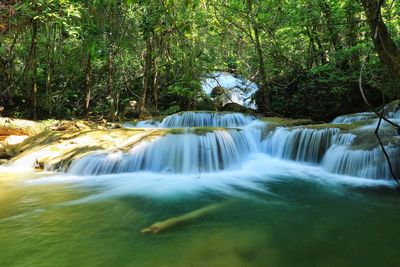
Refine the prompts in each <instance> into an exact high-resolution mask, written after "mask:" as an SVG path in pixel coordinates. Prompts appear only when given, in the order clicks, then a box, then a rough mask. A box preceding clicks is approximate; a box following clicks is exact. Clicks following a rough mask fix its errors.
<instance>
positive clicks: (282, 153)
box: [262, 128, 340, 163]
mask: <svg viewBox="0 0 400 267" xmlns="http://www.w3.org/2000/svg"><path fill="white" fill-rule="evenodd" d="M338 133H339V129H335V128H332V129H331V128H328V129H321V130H318V129H307V128H295V129H287V128H278V129H276V130H275V131H274V132H272V133H270V134H269V136H268V137H267V139H266V140H265V141H263V143H262V148H263V150H264V151H265V152H266V153H267V154H269V155H272V156H275V157H278V158H282V159H291V160H295V161H304V162H311V163H318V162H320V161H321V159H322V157H323V155H324V153H325V152H326V150H328V148H329V147H330V145H331V144H332V141H335V140H336V139H338V140H340V137H335V139H333V138H334V136H336V135H338Z"/></svg>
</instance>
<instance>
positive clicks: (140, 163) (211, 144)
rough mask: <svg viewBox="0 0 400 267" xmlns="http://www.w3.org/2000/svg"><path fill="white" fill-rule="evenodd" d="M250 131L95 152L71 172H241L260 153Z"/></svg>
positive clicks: (168, 139)
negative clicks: (239, 170) (254, 154)
mask: <svg viewBox="0 0 400 267" xmlns="http://www.w3.org/2000/svg"><path fill="white" fill-rule="evenodd" d="M257 151H258V148H257V145H256V143H255V142H254V139H253V137H252V136H251V134H250V133H249V132H247V131H242V130H236V129H227V130H215V131H211V132H206V133H202V134H195V133H193V132H190V131H188V132H186V133H183V134H169V135H166V136H163V137H159V138H157V139H156V140H152V141H144V142H141V143H139V144H138V145H136V146H134V147H133V148H132V149H131V150H130V151H129V152H128V153H123V152H121V151H111V152H95V153H93V154H91V155H88V156H85V157H83V158H80V159H76V160H74V161H73V162H72V164H71V166H70V168H69V169H68V172H69V173H73V174H83V175H88V174H108V173H123V172H137V171H151V172H158V173H160V172H161V173H202V172H217V171H220V170H229V169H239V168H240V167H241V165H242V164H243V162H245V161H246V159H247V158H248V156H249V155H250V154H252V153H254V152H257Z"/></svg>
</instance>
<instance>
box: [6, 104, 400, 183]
mask: <svg viewBox="0 0 400 267" xmlns="http://www.w3.org/2000/svg"><path fill="white" fill-rule="evenodd" d="M392 116H394V115H392ZM266 121H268V120H266ZM273 123H274V122H270V123H268V122H265V121H264V120H258V119H257V118H256V117H255V116H252V115H245V114H241V113H225V112H222V113H221V112H206V111H201V112H193V111H191V112H181V113H177V114H174V115H170V116H167V117H165V118H164V119H163V120H161V121H159V120H158V121H157V120H149V121H143V122H138V123H136V125H130V124H125V126H126V127H127V128H129V127H140V128H153V129H134V130H129V129H120V130H111V131H92V132H88V133H87V134H86V133H85V134H78V135H76V137H73V135H72V136H70V137H68V135H67V139H66V140H65V142H64V141H62V139H60V140H57V139H54V140H53V143H51V142H52V141H51V140H49V142H50V143H49V144H46V145H42V146H37V147H36V148H35V149H32V150H30V151H29V152H30V153H25V154H22V156H21V157H17V158H16V159H15V160H14V161H13V162H12V163H11V165H12V166H14V167H23V166H32V167H33V166H36V167H39V168H42V167H43V168H46V169H49V170H58V171H66V172H68V173H71V174H77V175H101V174H115V173H129V172H153V173H161V174H163V173H164V174H165V173H169V174H195V175H197V174H200V173H212V172H218V171H223V170H238V169H240V168H242V166H243V165H244V164H245V163H246V162H247V161H248V160H249V159H254V157H258V156H259V155H257V154H258V153H260V152H261V153H264V154H267V155H268V156H272V157H275V158H276V159H271V157H268V156H265V155H264V156H263V157H262V158H263V159H264V160H265V159H269V160H275V161H276V160H279V159H284V160H292V161H297V162H302V163H303V162H307V163H312V164H313V165H318V166H320V169H321V170H325V171H327V172H331V173H336V174H342V175H348V176H356V177H364V178H374V179H389V178H390V172H389V169H388V166H387V163H386V160H385V158H384V157H383V154H382V152H381V150H380V148H379V147H376V148H375V149H372V150H365V147H363V146H359V143H360V142H362V141H363V140H364V136H365V137H368V138H369V137H370V135H373V130H370V129H369V128H370V127H371V126H370V125H364V126H361V127H359V128H357V129H353V127H340V128H335V127H336V126H335V125H331V128H329V127H328V128H326V125H320V126H310V127H305V126H297V127H276V128H274V127H272V129H273V130H271V127H270V126H271V125H270V124H272V125H273ZM366 127H369V128H366ZM340 129H343V132H342V131H341V130H340ZM346 129H352V130H351V133H350V132H348V131H349V130H347V131H346ZM381 134H382V136H383V137H384V142H385V144H386V147H387V151H388V153H389V156H390V158H391V159H392V160H393V166H394V167H396V170H397V168H399V167H398V166H400V162H399V158H400V157H399V156H400V149H398V148H397V147H396V145H395V144H397V143H398V142H397V138H396V137H395V136H396V135H397V132H396V131H395V130H394V129H393V128H390V127H386V126H385V127H383V129H382V131H381ZM356 138H357V140H356ZM67 140H68V141H67ZM354 141H357V143H355V142H354ZM90 142H92V143H93V144H95V143H96V144H98V145H97V146H96V145H93V144H92V143H90ZM366 142H368V141H366ZM359 147H362V149H364V150H361V149H356V148H359ZM369 147H372V148H373V147H374V143H371V144H369Z"/></svg>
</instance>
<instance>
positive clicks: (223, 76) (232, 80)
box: [202, 72, 258, 109]
mask: <svg viewBox="0 0 400 267" xmlns="http://www.w3.org/2000/svg"><path fill="white" fill-rule="evenodd" d="M217 86H220V87H222V88H223V89H224V95H223V99H222V100H223V105H225V104H227V103H237V104H239V105H241V106H244V107H248V108H253V109H256V108H257V107H256V105H255V103H254V101H253V100H252V96H253V95H254V94H255V92H256V91H257V90H258V86H257V85H256V84H255V83H253V82H251V81H248V80H246V79H243V78H242V77H240V76H238V75H234V74H231V73H227V72H215V73H211V74H209V75H208V77H206V79H204V80H203V82H202V89H203V92H204V93H206V94H207V95H211V92H212V90H213V89H214V88H215V87H217Z"/></svg>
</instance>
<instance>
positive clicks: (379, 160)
mask: <svg viewBox="0 0 400 267" xmlns="http://www.w3.org/2000/svg"><path fill="white" fill-rule="evenodd" d="M385 149H386V152H387V153H388V155H389V157H390V159H391V160H392V165H393V166H394V167H395V170H396V172H397V173H398V172H399V170H398V167H397V166H400V162H399V159H400V150H399V149H398V148H396V147H394V146H389V145H388V146H385ZM321 165H322V167H323V168H324V169H325V170H327V171H329V172H331V173H338V174H345V175H349V176H358V177H365V178H372V179H388V178H390V177H391V174H390V171H389V166H388V164H387V161H386V159H385V157H384V155H383V152H382V149H381V148H380V147H376V148H374V149H372V150H352V149H351V148H350V147H347V146H337V145H335V146H332V147H331V148H330V149H329V150H328V151H327V153H326V154H325V157H324V159H323V160H322V163H321Z"/></svg>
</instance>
